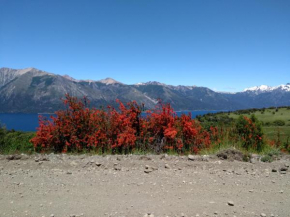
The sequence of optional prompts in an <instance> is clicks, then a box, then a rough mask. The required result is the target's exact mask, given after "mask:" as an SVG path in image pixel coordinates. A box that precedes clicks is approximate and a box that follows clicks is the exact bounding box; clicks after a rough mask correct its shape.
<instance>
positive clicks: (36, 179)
mask: <svg viewBox="0 0 290 217" xmlns="http://www.w3.org/2000/svg"><path fill="white" fill-rule="evenodd" d="M18 158H20V159H18ZM289 162H290V161H289V156H285V157H284V158H283V159H281V160H279V161H275V162H273V163H263V162H254V163H246V162H238V161H234V162H230V161H225V160H220V159H218V158H217V157H214V156H212V157H204V158H202V157H199V158H198V159H192V160H189V159H188V157H187V156H184V157H178V156H167V155H155V156H154V155H152V156H138V155H127V156H115V155H114V156H104V157H103V156H86V155H80V156H73V155H54V154H51V155H45V156H42V155H33V156H29V157H28V156H25V155H22V156H11V157H10V158H9V160H8V159H7V156H0V216H1V217H16V216H17V217H21V216H30V217H41V216H45V217H53V216H54V217H69V216H86V217H94V216H126V217H134V216H141V217H143V216H148V217H149V216H151V217H153V216H154V217H159V216H178V217H181V216H188V217H189V216H226V217H227V216H231V217H233V216H236V217H239V216H251V217H253V216H281V217H289V216H290V171H289V170H290V168H288V167H289ZM281 170H284V171H281Z"/></svg>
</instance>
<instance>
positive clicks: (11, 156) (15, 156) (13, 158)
mask: <svg viewBox="0 0 290 217" xmlns="http://www.w3.org/2000/svg"><path fill="white" fill-rule="evenodd" d="M6 159H7V160H20V159H21V155H8V156H7V158H6Z"/></svg>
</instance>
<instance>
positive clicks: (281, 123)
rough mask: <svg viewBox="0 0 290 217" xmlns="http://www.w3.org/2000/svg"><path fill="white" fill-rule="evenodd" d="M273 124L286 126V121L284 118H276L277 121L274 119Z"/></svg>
mask: <svg viewBox="0 0 290 217" xmlns="http://www.w3.org/2000/svg"><path fill="white" fill-rule="evenodd" d="M273 124H274V125H275V126H284V125H285V124H286V123H285V121H283V120H275V121H273Z"/></svg>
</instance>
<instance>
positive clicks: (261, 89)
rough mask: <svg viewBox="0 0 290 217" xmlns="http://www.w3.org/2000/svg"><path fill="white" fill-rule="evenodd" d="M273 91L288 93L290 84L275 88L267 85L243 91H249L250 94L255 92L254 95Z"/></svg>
mask: <svg viewBox="0 0 290 217" xmlns="http://www.w3.org/2000/svg"><path fill="white" fill-rule="evenodd" d="M274 90H282V91H286V92H290V83H287V84H286V85H285V84H281V85H279V86H276V87H271V86H267V85H261V86H255V87H250V88H246V89H244V92H247V91H250V92H256V93H263V92H271V91H274Z"/></svg>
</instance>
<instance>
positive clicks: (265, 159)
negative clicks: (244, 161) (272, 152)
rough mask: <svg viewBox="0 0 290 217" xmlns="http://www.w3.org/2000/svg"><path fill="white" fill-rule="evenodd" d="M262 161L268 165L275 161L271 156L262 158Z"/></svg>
mask: <svg viewBox="0 0 290 217" xmlns="http://www.w3.org/2000/svg"><path fill="white" fill-rule="evenodd" d="M261 161H262V162H268V163H270V162H272V161H273V158H272V157H271V156H269V155H265V156H263V157H262V158H261Z"/></svg>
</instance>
